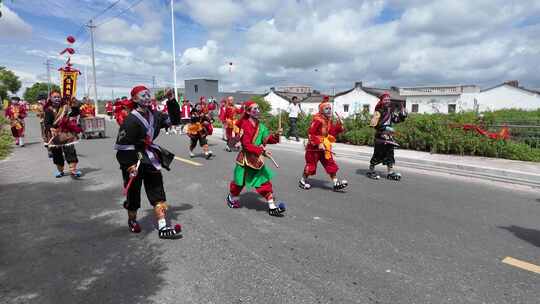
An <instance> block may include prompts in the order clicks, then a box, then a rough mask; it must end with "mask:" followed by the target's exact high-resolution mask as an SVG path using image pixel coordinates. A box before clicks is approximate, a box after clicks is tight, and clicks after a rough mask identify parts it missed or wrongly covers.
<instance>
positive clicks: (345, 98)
mask: <svg viewBox="0 0 540 304" xmlns="http://www.w3.org/2000/svg"><path fill="white" fill-rule="evenodd" d="M384 93H388V94H390V99H391V101H392V103H394V104H404V103H405V98H403V97H402V96H400V95H399V92H398V91H397V90H396V89H394V88H390V89H383V88H371V87H364V86H363V85H362V82H356V83H355V84H354V87H353V88H352V89H350V90H347V91H344V92H340V93H337V94H336V96H334V111H335V112H337V113H338V114H339V115H340V116H341V117H350V116H354V115H356V114H360V113H362V112H368V113H373V112H374V111H375V106H376V105H377V103H378V102H379V97H380V96H381V95H382V94H384Z"/></svg>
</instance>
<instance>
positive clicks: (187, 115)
mask: <svg viewBox="0 0 540 304" xmlns="http://www.w3.org/2000/svg"><path fill="white" fill-rule="evenodd" d="M192 109H193V107H192V106H191V103H189V100H187V99H184V101H183V102H182V106H181V107H180V125H181V128H180V132H181V133H184V128H185V127H186V125H188V124H189V123H190V122H191V110H192Z"/></svg>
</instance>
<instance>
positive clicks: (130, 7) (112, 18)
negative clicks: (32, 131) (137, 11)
mask: <svg viewBox="0 0 540 304" xmlns="http://www.w3.org/2000/svg"><path fill="white" fill-rule="evenodd" d="M142 1H143V0H137V1H135V2H133V3H132V4H131V5H130V6H129V7H128V8H126V9H125V10H123V11H121V12H120V13H118V14H117V15H115V16H113V17H110V18H109V19H108V20H105V21H103V22H101V23H99V24H97V25H96V26H102V25H104V24H106V23H109V22H111V21H113V20H114V18H118V17H120V16H121V15H123V14H125V13H126V12H127V11H129V10H130V9H132V8H134V7H135V6H137V5H139V4H140V3H141V2H142Z"/></svg>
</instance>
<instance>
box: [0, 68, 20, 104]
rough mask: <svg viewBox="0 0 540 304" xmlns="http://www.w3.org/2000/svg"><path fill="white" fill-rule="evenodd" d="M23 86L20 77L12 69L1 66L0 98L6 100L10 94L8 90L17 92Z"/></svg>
mask: <svg viewBox="0 0 540 304" xmlns="http://www.w3.org/2000/svg"><path fill="white" fill-rule="evenodd" d="M20 88H21V81H20V80H19V77H17V75H15V73H13V72H12V71H10V70H8V69H6V68H5V67H3V66H0V100H4V99H6V98H7V96H8V92H11V93H12V94H15V93H17V91H19V89H20Z"/></svg>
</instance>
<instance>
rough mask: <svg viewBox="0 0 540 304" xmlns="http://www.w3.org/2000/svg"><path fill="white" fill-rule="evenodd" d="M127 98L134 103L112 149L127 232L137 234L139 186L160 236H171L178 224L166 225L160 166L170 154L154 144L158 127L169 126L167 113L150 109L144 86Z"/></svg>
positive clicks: (166, 161)
mask: <svg viewBox="0 0 540 304" xmlns="http://www.w3.org/2000/svg"><path fill="white" fill-rule="evenodd" d="M131 100H132V102H133V104H134V106H135V109H134V110H132V111H131V112H130V113H129V115H128V116H127V117H126V119H125V120H124V122H123V124H122V125H121V126H120V129H119V130H118V136H117V138H116V145H115V149H116V150H117V153H116V159H117V160H118V163H119V164H120V170H121V171H122V177H123V180H124V193H125V194H126V200H125V201H124V208H125V209H126V210H127V214H128V226H129V229H130V231H131V232H134V233H139V232H140V231H141V227H140V225H139V223H138V222H137V210H138V209H139V208H140V207H141V188H142V185H143V183H144V189H145V191H146V195H147V197H148V200H149V201H150V204H151V205H152V206H153V207H154V213H155V216H156V220H157V226H158V235H159V237H160V238H174V237H175V236H176V235H177V234H178V233H179V232H180V225H179V224H176V225H175V226H174V227H172V226H170V225H168V224H167V219H166V212H167V203H166V197H165V189H164V188H163V176H162V174H161V168H165V169H167V170H169V169H170V168H169V165H170V164H171V162H172V160H173V159H174V155H173V154H172V153H170V152H169V151H167V150H165V149H164V148H162V147H160V146H158V145H156V144H154V142H153V141H154V140H155V139H156V138H157V137H158V135H159V131H160V129H162V128H167V127H169V126H170V120H169V117H168V115H166V114H164V113H162V112H159V111H152V110H151V109H150V106H151V95H150V91H149V90H148V89H147V88H146V87H144V86H136V87H134V88H133V89H132V90H131Z"/></svg>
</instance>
